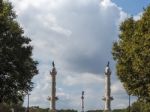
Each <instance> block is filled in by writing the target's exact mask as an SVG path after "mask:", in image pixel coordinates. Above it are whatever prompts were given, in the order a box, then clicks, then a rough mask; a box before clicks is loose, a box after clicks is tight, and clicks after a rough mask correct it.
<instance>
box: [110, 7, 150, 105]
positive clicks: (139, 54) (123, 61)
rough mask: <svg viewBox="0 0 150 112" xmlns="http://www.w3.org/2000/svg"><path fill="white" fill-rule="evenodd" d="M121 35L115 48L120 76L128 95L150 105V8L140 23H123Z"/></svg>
mask: <svg viewBox="0 0 150 112" xmlns="http://www.w3.org/2000/svg"><path fill="white" fill-rule="evenodd" d="M120 32H121V33H120V35H119V40H118V41H117V42H115V43H114V44H113V48H112V54H113V58H114V60H116V62H117V64H116V69H117V76H118V77H119V79H120V80H121V82H122V83H123V86H124V87H125V89H126V90H127V92H128V94H131V95H134V96H137V97H138V98H139V99H142V100H145V101H148V102H150V6H149V7H147V8H146V9H145V10H144V13H143V15H142V17H141V19H140V20H137V21H136V20H134V19H133V18H132V17H131V18H128V19H127V20H125V21H124V22H122V24H121V26H120Z"/></svg>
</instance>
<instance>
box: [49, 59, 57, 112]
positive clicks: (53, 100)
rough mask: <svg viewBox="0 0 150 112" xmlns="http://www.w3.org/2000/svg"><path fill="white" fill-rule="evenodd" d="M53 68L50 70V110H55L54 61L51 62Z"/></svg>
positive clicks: (55, 72)
mask: <svg viewBox="0 0 150 112" xmlns="http://www.w3.org/2000/svg"><path fill="white" fill-rule="evenodd" d="M52 65H53V68H52V71H51V72H50V74H51V76H52V88H51V111H52V112H56V100H57V97H56V74H57V71H56V68H55V64H54V62H53V63H52Z"/></svg>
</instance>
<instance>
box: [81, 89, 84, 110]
mask: <svg viewBox="0 0 150 112" xmlns="http://www.w3.org/2000/svg"><path fill="white" fill-rule="evenodd" d="M81 100H82V111H81V112H84V91H82V96H81Z"/></svg>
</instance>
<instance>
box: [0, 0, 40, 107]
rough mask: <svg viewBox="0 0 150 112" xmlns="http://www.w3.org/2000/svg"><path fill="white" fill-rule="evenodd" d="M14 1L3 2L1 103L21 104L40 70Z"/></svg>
mask: <svg viewBox="0 0 150 112" xmlns="http://www.w3.org/2000/svg"><path fill="white" fill-rule="evenodd" d="M23 33H24V32H23V29H22V28H21V27H20V26H19V24H18V23H17V21H16V15H15V13H14V11H13V8H12V5H11V3H9V2H7V1H4V2H2V1H1V2H0V103H2V102H3V103H9V104H12V103H18V102H19V101H20V100H23V97H24V93H25V92H27V91H30V90H31V89H32V87H33V83H32V82H31V79H32V78H33V76H34V75H36V74H37V73H38V71H37V68H36V66H37V62H36V61H34V60H33V59H32V57H31V56H32V46H31V45H30V44H29V43H30V41H31V40H30V39H29V38H27V37H25V36H24V35H23Z"/></svg>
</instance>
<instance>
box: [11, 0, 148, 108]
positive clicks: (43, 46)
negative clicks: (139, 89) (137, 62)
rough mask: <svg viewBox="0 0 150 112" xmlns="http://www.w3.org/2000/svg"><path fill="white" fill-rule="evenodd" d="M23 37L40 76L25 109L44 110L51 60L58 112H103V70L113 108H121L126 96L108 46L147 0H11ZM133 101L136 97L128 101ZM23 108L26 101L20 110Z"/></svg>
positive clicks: (46, 105) (141, 9)
mask: <svg viewBox="0 0 150 112" xmlns="http://www.w3.org/2000/svg"><path fill="white" fill-rule="evenodd" d="M10 1H11V2H12V3H13V5H14V10H15V11H16V13H17V15H18V18H17V20H18V22H19V23H20V25H21V26H22V27H23V29H24V31H25V35H26V36H28V37H30V38H31V39H32V42H31V44H32V45H33V46H34V50H33V58H34V59H35V60H38V61H39V65H38V69H39V74H38V75H37V76H35V77H34V78H33V82H34V83H35V84H34V89H33V91H32V92H31V95H30V105H31V106H40V107H43V108H47V107H49V105H50V103H49V101H48V100H47V97H48V96H50V93H51V90H50V88H51V87H50V86H51V77H50V75H49V71H50V70H51V68H52V65H51V63H52V61H53V60H54V61H55V64H56V68H57V72H58V74H57V96H58V97H59V100H58V101H57V108H58V109H66V108H69V109H76V110H79V111H80V110H81V92H82V91H83V90H84V91H85V110H89V109H103V108H104V102H103V101H102V97H103V96H104V85H105V84H104V68H105V66H106V64H107V62H108V61H110V67H111V69H112V75H111V77H112V80H111V82H112V86H111V88H112V96H113V97H114V101H112V108H113V109H114V108H125V107H127V105H128V95H127V93H126V92H125V90H124V88H123V87H122V84H121V83H120V81H119V80H118V78H117V76H116V73H115V71H116V70H115V62H114V61H113V59H112V55H111V48H112V43H113V42H114V41H116V40H117V39H118V33H119V30H118V29H119V24H120V23H121V21H123V20H124V19H125V18H127V17H130V16H131V15H133V16H134V18H135V19H138V18H140V15H141V14H142V11H143V7H146V6H147V5H148V4H149V3H150V1H149V0H132V1H131V0H112V1H111V0H10ZM131 99H132V102H133V101H134V100H135V97H132V98H131ZM26 105H27V98H25V102H24V106H26Z"/></svg>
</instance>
